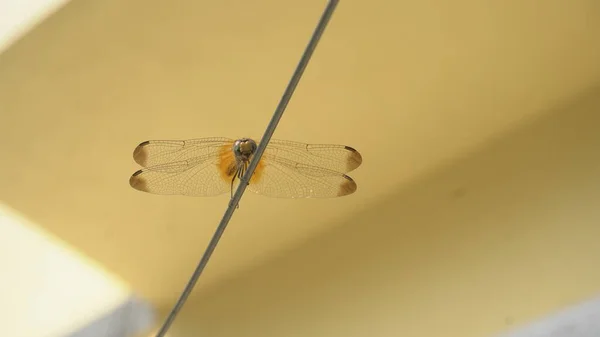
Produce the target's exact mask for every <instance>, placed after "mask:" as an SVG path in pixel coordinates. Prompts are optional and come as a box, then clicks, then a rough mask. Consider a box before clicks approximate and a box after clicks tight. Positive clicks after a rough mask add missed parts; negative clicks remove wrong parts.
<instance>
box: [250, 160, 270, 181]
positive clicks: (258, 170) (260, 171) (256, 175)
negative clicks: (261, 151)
mask: <svg viewBox="0 0 600 337" xmlns="http://www.w3.org/2000/svg"><path fill="white" fill-rule="evenodd" d="M265 166H266V165H265V162H264V160H263V158H260V161H259V162H258V165H256V169H255V170H254V174H253V175H252V178H250V183H251V184H254V183H257V182H259V181H260V178H262V174H263V171H264V170H265Z"/></svg>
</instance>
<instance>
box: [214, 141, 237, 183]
mask: <svg viewBox="0 0 600 337" xmlns="http://www.w3.org/2000/svg"><path fill="white" fill-rule="evenodd" d="M232 147H233V143H230V144H226V145H223V146H222V147H221V151H219V162H218V164H217V168H218V170H219V173H220V174H221V179H223V180H225V181H227V182H230V181H231V178H233V175H234V174H235V156H234V155H233V150H232Z"/></svg>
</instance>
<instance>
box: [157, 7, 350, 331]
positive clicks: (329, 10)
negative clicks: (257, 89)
mask: <svg viewBox="0 0 600 337" xmlns="http://www.w3.org/2000/svg"><path fill="white" fill-rule="evenodd" d="M338 2H339V0H329V3H328V4H327V7H326V8H325V11H324V12H323V14H322V15H321V19H320V20H319V23H318V24H317V27H316V28H315V31H314V32H313V35H312V37H311V39H310V41H309V42H308V45H307V46H306V49H305V50H304V53H303V54H302V58H301V59H300V62H299V63H298V65H297V66H296V70H295V71H294V74H293V75H292V78H291V80H290V82H289V83H288V86H287V88H286V89H285V92H284V93H283V96H282V97H281V100H280V101H279V105H278V106H277V108H276V109H275V113H273V117H272V118H271V121H270V122H269V125H268V126H267V129H266V130H265V133H264V135H263V137H262V139H261V140H260V143H259V144H258V148H257V149H256V153H255V154H254V156H252V160H250V165H248V169H247V171H246V173H245V174H244V176H243V177H242V179H241V180H240V185H239V186H238V188H237V190H236V191H235V194H234V195H233V197H232V198H231V201H230V202H229V206H228V207H227V210H226V211H225V214H224V215H223V218H222V219H221V222H220V223H219V226H218V227H217V229H216V231H215V234H213V237H212V239H211V240H210V242H209V243H208V246H207V247H206V250H205V251H204V254H203V255H202V259H200V262H199V263H198V266H197V267H196V270H194V273H193V274H192V276H191V277H190V280H189V281H188V283H187V285H186V286H185V289H184V290H183V292H182V293H181V296H180V297H179V299H178V300H177V302H176V303H175V306H174V307H173V309H171V312H170V313H169V315H168V316H167V319H166V320H165V322H164V323H163V325H162V327H161V328H160V330H159V331H158V333H157V334H156V337H164V336H165V334H166V333H167V331H168V330H169V328H170V327H171V324H172V323H173V321H174V320H175V318H176V317H177V314H178V313H179V311H180V310H181V308H182V307H183V305H184V304H185V302H186V301H187V299H188V297H189V296H190V294H191V292H192V290H193V289H194V286H195V285H196V282H197V281H198V278H200V275H201V274H202V271H204V268H205V267H206V265H207V264H208V260H209V259H210V257H211V255H212V253H213V252H214V250H215V248H216V247H217V244H218V243H219V240H220V239H221V236H222V235H223V232H224V231H225V228H226V227H227V224H228V223H229V220H231V216H232V215H233V212H235V209H236V206H237V205H238V203H239V202H240V199H241V198H242V195H243V194H244V191H245V190H246V187H247V186H248V182H249V181H250V177H252V174H253V173H254V170H255V169H256V166H257V165H258V162H259V161H260V158H261V157H262V155H263V153H264V152H265V148H266V147H267V144H268V143H269V141H270V140H271V136H273V133H274V132H275V129H276V128H277V124H279V120H280V119H281V116H283V112H284V111H285V108H286V107H287V105H288V103H289V102H290V99H291V98H292V95H293V94H294V90H296V86H297V85H298V82H300V78H301V77H302V74H303V73H304V70H305V69H306V66H307V65H308V62H309V61H310V58H311V56H312V54H313V52H314V50H315V48H316V47H317V44H318V43H319V40H320V39H321V36H322V35H323V32H324V31H325V27H327V24H328V23H329V20H330V19H331V16H332V15H333V12H334V11H335V8H336V6H337V4H338Z"/></svg>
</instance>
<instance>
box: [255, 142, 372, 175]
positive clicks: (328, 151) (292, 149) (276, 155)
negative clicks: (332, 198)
mask: <svg viewBox="0 0 600 337" xmlns="http://www.w3.org/2000/svg"><path fill="white" fill-rule="evenodd" d="M264 155H265V156H267V157H269V159H270V160H275V161H278V160H279V159H281V160H285V161H290V162H295V163H298V164H304V165H306V166H308V167H321V168H325V169H328V170H332V171H336V172H340V173H347V172H350V171H352V170H354V169H356V168H357V167H359V166H360V164H361V163H362V156H361V155H360V153H359V152H358V151H356V150H355V149H354V148H352V147H349V146H345V145H335V144H306V143H298V142H292V141H288V140H279V139H272V140H271V141H269V144H268V145H267V148H266V150H265V153H264Z"/></svg>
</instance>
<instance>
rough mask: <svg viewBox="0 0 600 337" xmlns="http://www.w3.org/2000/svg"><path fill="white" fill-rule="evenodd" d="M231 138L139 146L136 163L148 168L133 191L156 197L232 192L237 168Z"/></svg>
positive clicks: (132, 182) (139, 173) (135, 181)
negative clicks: (147, 193) (233, 170)
mask: <svg viewBox="0 0 600 337" xmlns="http://www.w3.org/2000/svg"><path fill="white" fill-rule="evenodd" d="M232 143H233V140H231V139H228V138H200V139H190V140H151V141H146V142H143V143H141V144H140V145H138V146H137V147H136V149H135V151H134V153H133V158H134V160H135V161H136V162H137V163H138V164H140V165H141V166H143V167H145V168H144V169H141V170H139V171H137V172H135V173H134V174H133V175H132V176H131V178H130V179H129V184H130V185H131V187H133V188H135V189H137V190H139V191H143V192H149V193H154V194H171V195H173V194H178V195H187V196H215V195H219V194H223V193H225V192H227V191H229V190H230V184H231V179H230V178H231V177H232V174H230V171H231V169H232V167H234V166H235V160H234V158H233V153H232V152H231V145H232Z"/></svg>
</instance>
